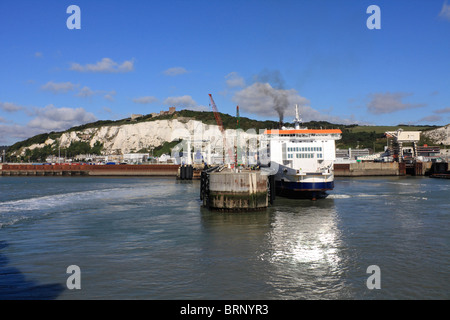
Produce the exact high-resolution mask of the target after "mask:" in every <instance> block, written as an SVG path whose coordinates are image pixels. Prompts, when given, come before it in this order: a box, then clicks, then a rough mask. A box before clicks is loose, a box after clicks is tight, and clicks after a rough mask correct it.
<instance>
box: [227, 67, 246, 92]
mask: <svg viewBox="0 0 450 320" xmlns="http://www.w3.org/2000/svg"><path fill="white" fill-rule="evenodd" d="M225 79H227V80H226V83H227V87H229V88H235V87H240V88H244V87H245V81H244V78H242V77H241V76H240V75H239V74H238V73H237V72H235V71H233V72H230V73H229V74H227V75H226V76H225Z"/></svg>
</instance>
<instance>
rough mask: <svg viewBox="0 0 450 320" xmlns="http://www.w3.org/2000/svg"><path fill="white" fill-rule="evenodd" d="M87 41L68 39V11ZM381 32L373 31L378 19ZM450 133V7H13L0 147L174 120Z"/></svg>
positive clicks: (0, 36) (0, 50) (243, 1)
mask: <svg viewBox="0 0 450 320" xmlns="http://www.w3.org/2000/svg"><path fill="white" fill-rule="evenodd" d="M72 4H74V5H77V6H79V8H80V10H81V15H80V16H81V29H73V30H70V29H68V28H67V25H66V21H67V19H68V18H69V17H70V16H71V14H69V13H67V12H66V10H67V8H68V7H69V6H70V5H72ZM372 4H375V5H377V6H378V7H379V8H380V13H381V14H380V21H381V29H372V30H371V29H368V28H367V25H366V21H367V19H368V18H369V17H370V16H371V13H366V10H367V8H368V7H369V6H370V5H372ZM209 93H211V94H212V95H213V97H214V100H215V102H216V105H217V107H218V109H219V111H221V112H224V113H228V114H232V115H234V114H235V110H236V105H239V107H240V113H241V115H243V116H247V117H250V118H254V119H272V120H277V119H278V117H279V115H278V113H277V112H276V110H275V105H276V101H277V99H278V101H281V102H282V105H281V106H280V107H279V108H281V111H280V112H281V113H282V114H283V116H284V120H285V121H292V119H293V110H294V105H295V104H298V105H299V106H300V110H301V113H302V118H303V120H305V121H308V120H326V121H330V122H334V123H346V124H349V123H358V124H376V125H397V124H399V123H408V124H433V125H445V124H448V123H450V2H448V1H445V0H432V1H425V0H421V1H414V0H409V1H403V0H397V1H379V0H371V1H364V0H352V1H350V0H345V1H331V0H329V1H324V0H319V1H306V0H305V1H303V0H291V1H289V0H278V1H269V0H259V1H250V0H239V1H233V0H227V1H224V0H220V1H219V0H217V1H214V0H209V1H200V0H185V1H172V0H164V1H162V0H161V1H152V0H150V1H142V0H139V1H138V0H129V1H115V0H108V1H106V0H95V1H94V0H90V1H83V0H72V1H63V0H53V1H52V0H43V1H24V0H15V1H11V0H2V1H1V2H0V145H2V144H12V143H14V142H16V141H20V140H23V139H25V138H28V137H31V136H33V135H35V134H37V133H42V132H50V131H60V130H65V129H68V128H69V127H71V126H74V125H79V124H82V123H86V122H91V121H95V120H104V119H112V120H115V119H121V118H125V117H128V116H129V115H131V114H148V113H152V112H159V111H160V110H168V108H169V107H170V106H176V107H177V109H178V110H179V109H184V108H186V109H193V110H211V107H210V106H209V96H208V94H209Z"/></svg>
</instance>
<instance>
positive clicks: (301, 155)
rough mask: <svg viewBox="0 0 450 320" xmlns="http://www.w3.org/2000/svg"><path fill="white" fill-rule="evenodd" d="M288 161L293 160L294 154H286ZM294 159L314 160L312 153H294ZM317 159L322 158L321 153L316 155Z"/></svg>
mask: <svg viewBox="0 0 450 320" xmlns="http://www.w3.org/2000/svg"><path fill="white" fill-rule="evenodd" d="M287 156H288V159H294V154H293V153H288V155H287ZM295 157H296V158H297V159H313V158H314V153H296V154H295ZM317 158H318V159H321V158H322V154H321V153H317Z"/></svg>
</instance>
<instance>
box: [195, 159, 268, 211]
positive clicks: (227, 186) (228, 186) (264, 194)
mask: <svg viewBox="0 0 450 320" xmlns="http://www.w3.org/2000/svg"><path fill="white" fill-rule="evenodd" d="M200 184H201V185H200V199H201V200H202V201H203V206H204V207H207V208H209V209H213V210H219V211H234V212H237V211H254V210H262V209H265V208H267V207H268V205H269V202H270V200H271V199H270V194H269V193H270V192H269V191H268V190H270V188H269V187H268V176H267V175H264V174H263V173H262V172H261V171H259V170H237V169H229V168H226V167H214V168H212V169H207V170H204V171H203V172H202V176H201V181H200Z"/></svg>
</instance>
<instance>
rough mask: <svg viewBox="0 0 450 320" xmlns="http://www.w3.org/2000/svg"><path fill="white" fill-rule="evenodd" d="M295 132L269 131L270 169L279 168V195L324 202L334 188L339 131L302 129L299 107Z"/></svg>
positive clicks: (277, 183)
mask: <svg viewBox="0 0 450 320" xmlns="http://www.w3.org/2000/svg"><path fill="white" fill-rule="evenodd" d="M294 122H295V128H282V129H280V130H266V131H265V133H264V134H265V135H266V139H267V141H268V149H267V156H268V157H269V159H270V167H272V168H277V169H278V170H277V171H276V173H275V184H276V191H277V195H280V196H287V197H294V198H312V199H316V198H321V197H324V196H326V191H327V190H332V189H333V188H334V170H333V164H334V161H335V159H336V154H335V153H336V151H335V141H336V140H338V139H340V138H341V133H342V131H341V130H340V129H307V128H301V127H300V122H301V120H300V119H299V116H298V109H297V107H296V118H295V120H294Z"/></svg>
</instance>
